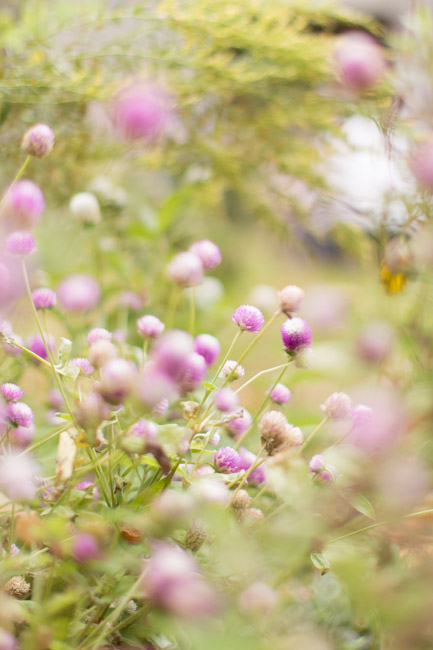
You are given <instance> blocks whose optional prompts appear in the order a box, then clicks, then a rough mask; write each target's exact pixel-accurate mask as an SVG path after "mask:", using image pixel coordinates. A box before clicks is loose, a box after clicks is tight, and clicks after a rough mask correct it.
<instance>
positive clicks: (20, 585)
mask: <svg viewBox="0 0 433 650" xmlns="http://www.w3.org/2000/svg"><path fill="white" fill-rule="evenodd" d="M3 589H4V591H5V593H7V594H8V596H12V597H13V598H17V599H18V600H25V599H26V598H28V596H30V592H31V590H32V588H31V586H30V584H29V583H28V582H26V580H24V578H23V577H22V576H14V577H13V578H11V579H10V580H8V581H7V583H6V584H5V586H4V587H3Z"/></svg>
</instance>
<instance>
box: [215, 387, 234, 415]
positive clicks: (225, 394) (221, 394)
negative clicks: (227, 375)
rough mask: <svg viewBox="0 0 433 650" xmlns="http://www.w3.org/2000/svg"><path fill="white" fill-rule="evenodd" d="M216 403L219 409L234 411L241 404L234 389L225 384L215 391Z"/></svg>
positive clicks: (228, 411)
mask: <svg viewBox="0 0 433 650" xmlns="http://www.w3.org/2000/svg"><path fill="white" fill-rule="evenodd" d="M214 404H215V406H216V407H217V409H218V410H219V411H223V412H224V413H233V412H234V411H236V409H237V408H238V406H239V398H238V395H237V393H235V391H234V390H232V389H231V388H228V387H227V386H225V387H224V388H220V389H219V390H217V392H216V393H215V397H214Z"/></svg>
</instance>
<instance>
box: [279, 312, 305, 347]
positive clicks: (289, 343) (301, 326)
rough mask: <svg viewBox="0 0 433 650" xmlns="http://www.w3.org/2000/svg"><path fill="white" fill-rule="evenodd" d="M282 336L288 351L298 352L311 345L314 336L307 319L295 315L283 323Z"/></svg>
mask: <svg viewBox="0 0 433 650" xmlns="http://www.w3.org/2000/svg"><path fill="white" fill-rule="evenodd" d="M281 338H282V340H283V344H284V347H285V348H286V350H287V352H289V353H296V352H298V351H299V350H302V349H303V348H306V347H308V346H309V345H311V342H312V338H313V337H312V334H311V329H310V326H309V324H308V323H307V321H306V320H302V318H298V317H297V316H295V317H294V318H288V319H287V320H286V321H285V322H284V323H283V324H282V325H281Z"/></svg>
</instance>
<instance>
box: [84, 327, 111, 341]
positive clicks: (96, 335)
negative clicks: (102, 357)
mask: <svg viewBox="0 0 433 650" xmlns="http://www.w3.org/2000/svg"><path fill="white" fill-rule="evenodd" d="M112 338H113V335H112V333H111V332H109V331H108V330H106V329H105V328H104V327H94V328H93V329H91V330H90V332H89V333H88V334H87V342H88V344H89V345H93V344H94V343H96V342H97V341H111V339H112Z"/></svg>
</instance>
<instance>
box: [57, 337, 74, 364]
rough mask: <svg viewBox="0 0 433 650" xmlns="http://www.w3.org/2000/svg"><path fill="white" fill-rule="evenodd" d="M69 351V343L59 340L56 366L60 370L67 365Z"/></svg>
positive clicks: (70, 344) (70, 346) (62, 339)
mask: <svg viewBox="0 0 433 650" xmlns="http://www.w3.org/2000/svg"><path fill="white" fill-rule="evenodd" d="M71 349H72V343H71V341H70V340H69V339H64V338H63V337H62V338H61V339H60V347H59V352H58V354H57V365H58V366H60V368H63V367H64V366H66V364H67V363H68V361H69V357H70V356H71Z"/></svg>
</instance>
